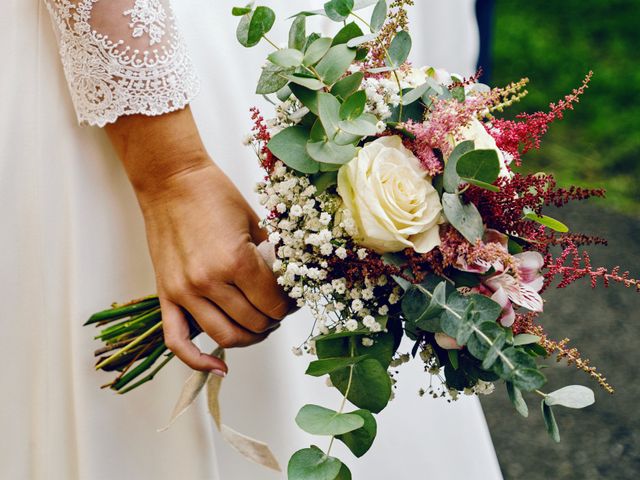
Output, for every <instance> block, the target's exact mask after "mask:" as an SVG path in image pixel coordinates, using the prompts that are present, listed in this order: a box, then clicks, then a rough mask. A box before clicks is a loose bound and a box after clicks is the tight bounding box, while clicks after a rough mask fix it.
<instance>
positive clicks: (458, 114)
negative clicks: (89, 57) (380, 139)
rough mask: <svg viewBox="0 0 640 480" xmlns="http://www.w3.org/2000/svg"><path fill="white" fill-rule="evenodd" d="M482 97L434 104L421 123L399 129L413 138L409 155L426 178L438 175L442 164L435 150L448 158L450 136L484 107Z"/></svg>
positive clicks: (451, 148) (407, 123) (439, 101)
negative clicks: (404, 130)
mask: <svg viewBox="0 0 640 480" xmlns="http://www.w3.org/2000/svg"><path fill="white" fill-rule="evenodd" d="M487 102H488V99H487V98H485V97H473V98H468V99H467V100H466V101H465V102H459V101H457V100H455V99H448V100H435V101H434V103H433V105H432V106H431V109H430V110H429V113H428V118H427V120H426V121H425V122H423V123H417V122H414V121H413V120H409V121H408V122H406V123H405V124H403V125H402V127H403V128H404V129H406V130H407V131H408V132H409V133H410V134H411V135H412V136H413V137H415V138H413V139H408V140H407V141H408V142H409V145H408V148H409V149H410V150H411V151H413V152H414V153H415V155H416V157H418V159H419V160H420V162H421V163H422V166H423V167H424V168H425V170H426V171H427V172H429V175H431V176H435V175H438V174H440V173H442V171H443V169H444V163H443V161H442V159H441V158H439V157H438V155H437V154H436V152H435V151H436V150H437V151H439V152H442V155H444V157H445V158H446V157H448V156H449V155H450V154H451V151H452V150H453V148H454V145H453V144H452V142H451V134H453V133H455V132H456V131H458V130H460V128H461V127H463V126H464V125H467V124H468V123H469V122H470V121H471V120H472V119H473V118H474V117H476V116H477V115H478V112H480V111H482V110H483V109H484V108H485V107H486V105H487Z"/></svg>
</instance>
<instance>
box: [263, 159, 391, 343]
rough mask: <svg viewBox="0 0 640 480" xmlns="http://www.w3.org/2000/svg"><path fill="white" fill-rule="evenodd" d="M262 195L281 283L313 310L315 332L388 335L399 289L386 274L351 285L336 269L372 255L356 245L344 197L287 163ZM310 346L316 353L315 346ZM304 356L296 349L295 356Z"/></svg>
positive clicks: (265, 185) (275, 172)
mask: <svg viewBox="0 0 640 480" xmlns="http://www.w3.org/2000/svg"><path fill="white" fill-rule="evenodd" d="M257 191H258V194H259V199H260V203H261V204H262V205H263V206H264V207H265V208H266V209H267V210H268V211H270V212H272V214H271V215H270V216H269V217H268V218H267V219H265V220H263V221H262V226H263V227H265V228H266V229H267V230H268V232H269V241H270V242H271V243H273V244H274V245H275V246H276V261H275V262H274V265H273V270H274V272H275V273H276V274H277V276H278V283H279V284H280V285H281V286H282V287H283V288H284V289H285V291H286V292H287V293H288V294H289V296H290V297H291V298H294V299H295V300H296V303H297V305H298V306H299V307H302V306H305V305H308V306H310V307H311V310H312V312H313V315H314V320H315V329H316V332H317V333H318V334H321V335H322V334H328V333H330V332H340V331H345V330H346V331H358V332H362V333H363V334H366V333H378V332H381V331H384V330H385V328H386V321H387V315H388V314H389V311H390V306H391V305H393V304H395V303H397V302H398V300H399V298H400V291H399V287H397V286H394V282H390V281H389V279H388V278H387V277H386V276H385V275H381V276H379V277H377V278H366V277H364V278H362V279H357V280H355V281H354V280H353V279H352V280H351V281H350V282H349V281H348V280H347V278H344V277H342V276H338V275H336V272H335V270H334V268H333V265H340V264H341V262H342V261H344V260H345V259H346V258H347V257H348V256H351V257H352V258H354V259H355V258H357V259H358V260H365V259H366V258H367V255H368V251H367V250H366V249H364V248H359V247H357V246H355V245H354V242H353V237H354V236H355V235H356V234H357V226H356V224H355V222H354V220H353V218H352V216H351V214H350V212H349V211H348V210H346V209H344V208H343V206H342V201H341V199H340V197H339V196H338V195H337V194H336V193H330V192H323V193H321V194H318V193H317V191H316V187H315V186H314V185H312V184H311V183H310V181H309V178H307V177H304V176H298V175H296V174H295V173H294V172H293V171H291V170H290V169H288V168H287V167H286V166H285V165H284V164H282V162H276V164H275V166H274V168H273V171H272V172H271V174H270V176H269V178H268V179H267V180H266V181H265V182H261V183H259V184H258V186H257ZM362 343H363V345H364V346H371V345H372V344H373V340H372V339H367V338H364V339H363V342H362ZM306 347H307V348H306V350H307V351H312V346H311V345H309V344H307V345H306ZM300 353H302V352H301V350H299V349H298V348H295V349H294V354H300Z"/></svg>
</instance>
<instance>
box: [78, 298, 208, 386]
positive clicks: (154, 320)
mask: <svg viewBox="0 0 640 480" xmlns="http://www.w3.org/2000/svg"><path fill="white" fill-rule="evenodd" d="M187 318H188V320H189V325H190V329H191V338H195V337H196V336H197V335H199V334H200V332H201V331H200V329H199V327H198V326H197V324H196V323H195V321H194V320H193V318H191V317H190V316H189V315H188V314H187ZM88 325H95V326H96V327H98V328H102V330H100V332H99V333H98V335H96V337H95V338H96V340H100V341H102V342H103V346H102V347H100V348H98V349H97V350H96V351H95V354H94V355H95V356H96V357H97V362H96V367H95V368H96V370H103V371H107V372H110V371H117V372H119V374H118V376H117V377H116V378H115V379H114V380H113V381H111V382H109V383H107V384H106V385H104V387H103V388H110V389H112V390H115V391H116V392H118V393H120V394H124V393H127V392H130V391H131V390H134V389H135V388H137V387H139V386H141V385H143V384H145V383H147V382H149V381H151V380H152V379H153V378H154V377H155V376H156V374H157V373H158V372H159V371H160V370H162V368H164V367H165V366H166V365H167V364H168V363H169V361H171V359H173V357H174V354H173V353H171V352H169V350H168V348H167V346H166V344H165V343H164V335H163V332H162V312H161V311H160V300H159V299H158V297H157V296H148V297H144V298H141V299H138V300H133V301H131V302H128V303H126V304H124V305H116V304H114V305H113V306H112V307H111V308H110V309H107V310H104V311H102V312H98V313H96V314H94V315H92V316H91V318H89V320H88V321H87V322H86V323H85V326H88ZM103 327H104V328H103ZM162 357H164V358H162ZM158 361H159V362H160V363H158V364H157V365H156V363H157V362H158ZM147 372H148V373H147ZM145 373H147V375H144V374H145ZM143 375H144V376H143Z"/></svg>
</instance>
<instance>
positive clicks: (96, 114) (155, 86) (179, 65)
mask: <svg viewBox="0 0 640 480" xmlns="http://www.w3.org/2000/svg"><path fill="white" fill-rule="evenodd" d="M44 1H45V3H46V4H47V7H48V9H49V11H50V13H51V16H52V19H53V23H54V27H55V29H56V33H57V36H58V41H59V46H60V56H61V58H62V63H63V66H64V72H65V75H66V78H67V82H68V83H69V89H70V92H71V96H72V99H73V104H74V106H75V109H76V113H77V115H78V121H79V122H80V123H81V124H89V125H97V126H100V127H103V126H104V125H105V124H107V123H112V122H115V121H116V120H117V118H118V117H120V116H122V115H132V114H136V113H139V114H144V115H161V114H163V113H168V112H171V111H174V110H178V109H180V108H183V107H185V106H186V105H187V104H188V103H189V102H190V101H191V99H192V98H193V97H194V96H195V95H196V93H197V91H198V79H197V76H196V74H195V71H194V68H193V66H192V64H191V60H190V58H189V54H188V52H187V48H186V45H185V43H184V41H183V39H182V37H181V35H180V32H179V29H178V27H177V25H176V22H175V18H174V16H173V10H172V9H171V5H170V1H169V0H44Z"/></svg>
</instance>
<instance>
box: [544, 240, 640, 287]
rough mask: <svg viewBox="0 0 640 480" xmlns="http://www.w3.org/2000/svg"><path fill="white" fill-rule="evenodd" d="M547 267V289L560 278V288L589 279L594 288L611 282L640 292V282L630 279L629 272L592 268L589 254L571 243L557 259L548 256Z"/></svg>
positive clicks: (606, 285) (618, 268)
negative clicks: (600, 283)
mask: <svg viewBox="0 0 640 480" xmlns="http://www.w3.org/2000/svg"><path fill="white" fill-rule="evenodd" d="M545 265H546V269H547V271H546V272H545V274H544V277H545V287H548V286H549V285H550V284H551V283H552V282H553V281H554V280H555V279H556V278H558V277H559V278H560V283H558V288H565V287H567V286H569V285H570V284H572V283H574V282H576V281H578V280H580V279H582V278H588V279H589V281H590V283H591V287H592V288H595V287H597V286H598V283H599V282H598V281H599V280H601V281H602V284H603V285H604V286H605V287H608V286H609V285H610V284H611V282H615V283H621V284H623V285H624V286H625V287H627V288H633V289H635V290H636V291H637V292H640V281H639V280H637V279H634V278H630V274H629V272H628V271H626V272H622V273H620V267H614V268H613V269H611V270H608V269H606V268H604V267H596V268H594V267H592V266H591V258H590V257H589V254H588V253H587V252H585V251H583V252H580V251H579V250H578V247H576V246H575V245H574V244H573V243H569V245H568V246H567V247H566V248H565V249H564V251H563V252H562V253H561V254H560V255H559V256H558V257H557V258H555V259H553V258H552V257H551V256H550V255H548V256H547V258H546V259H545Z"/></svg>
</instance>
